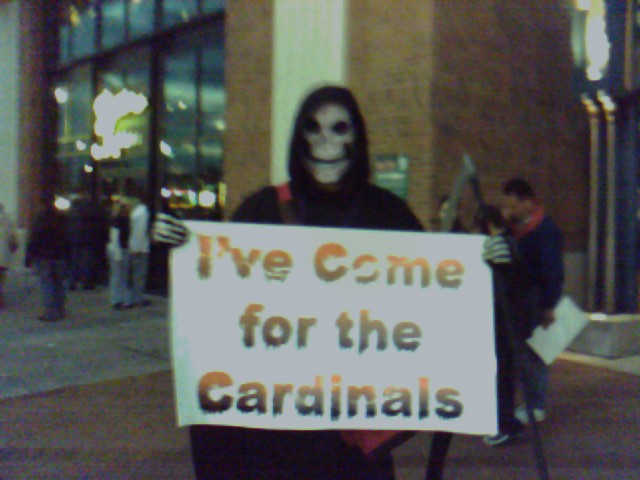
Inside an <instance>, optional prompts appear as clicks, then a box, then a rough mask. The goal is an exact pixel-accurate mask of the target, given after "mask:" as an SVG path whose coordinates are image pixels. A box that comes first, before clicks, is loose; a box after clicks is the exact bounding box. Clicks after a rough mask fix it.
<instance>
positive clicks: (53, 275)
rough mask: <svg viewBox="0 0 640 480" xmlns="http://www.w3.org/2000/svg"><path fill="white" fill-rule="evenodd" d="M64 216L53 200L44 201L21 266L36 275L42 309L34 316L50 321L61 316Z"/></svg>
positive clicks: (66, 252)
mask: <svg viewBox="0 0 640 480" xmlns="http://www.w3.org/2000/svg"><path fill="white" fill-rule="evenodd" d="M66 233H67V230H66V218H65V216H64V215H63V214H62V213H61V212H60V211H58V210H57V209H56V208H55V207H54V206H53V202H51V201H49V202H46V203H45V205H44V209H43V211H42V212H41V213H40V214H39V215H38V216H37V218H36V220H35V222H34V224H33V228H32V229H31V232H30V235H29V241H28V244H27V251H26V255H25V266H26V267H27V268H31V267H33V268H34V269H35V272H36V274H37V275H38V277H39V279H40V286H41V290H42V303H43V308H44V313H43V314H42V315H41V316H40V317H38V320H41V321H44V322H54V321H57V320H62V319H63V318H64V316H65V289H64V281H65V277H66V273H67V266H68V262H69V255H70V246H69V242H68V240H67V235H66Z"/></svg>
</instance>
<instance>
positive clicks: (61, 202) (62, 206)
mask: <svg viewBox="0 0 640 480" xmlns="http://www.w3.org/2000/svg"><path fill="white" fill-rule="evenodd" d="M53 205H54V206H55V207H56V208H57V209H58V210H61V211H65V210H69V208H70V207H71V202H70V201H69V200H67V199H66V198H64V197H59V196H57V195H56V199H55V200H54V202H53Z"/></svg>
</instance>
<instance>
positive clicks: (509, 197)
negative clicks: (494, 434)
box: [503, 178, 564, 424]
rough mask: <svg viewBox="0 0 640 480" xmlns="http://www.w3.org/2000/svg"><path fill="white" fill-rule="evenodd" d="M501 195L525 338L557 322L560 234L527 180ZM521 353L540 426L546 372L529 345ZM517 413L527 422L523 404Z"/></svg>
mask: <svg viewBox="0 0 640 480" xmlns="http://www.w3.org/2000/svg"><path fill="white" fill-rule="evenodd" d="M503 194H504V199H503V200H504V204H503V215H504V217H505V218H506V219H507V221H508V222H509V227H510V231H511V234H512V235H513V237H514V238H515V239H516V242H517V248H518V252H519V255H520V258H521V262H522V269H523V278H524V282H525V284H524V286H523V288H524V289H526V296H524V298H523V299H522V301H523V302H524V304H523V305H522V306H521V308H520V309H519V312H522V314H523V315H525V318H524V319H521V320H519V321H518V325H519V326H520V328H521V332H520V334H521V335H522V337H523V338H525V339H526V338H529V337H530V336H531V334H532V333H533V330H534V329H535V328H536V327H538V326H542V327H543V328H548V327H549V326H550V325H551V324H552V323H553V322H554V321H555V317H554V308H555V306H556V305H557V304H558V302H559V301H560V297H561V295H562V288H563V283H564V266H563V262H562V248H563V236H562V232H561V231H560V229H559V228H558V227H557V226H556V224H555V223H554V222H553V220H552V219H551V217H549V216H548V215H546V213H545V211H544V208H543V206H542V204H541V203H540V202H539V201H538V200H537V198H536V196H535V193H534V191H533V189H532V188H531V185H529V183H527V182H526V181H525V180H523V179H520V178H513V179H511V180H509V181H508V182H506V183H505V185H504V188H503ZM524 350H525V351H524V352H523V354H522V363H523V365H522V367H523V369H524V373H525V376H524V378H525V382H526V385H525V388H524V390H525V391H524V392H523V393H524V395H525V399H526V402H527V403H528V405H529V406H530V407H531V408H532V409H533V415H534V419H535V421H536V422H541V421H543V420H544V419H545V417H546V397H547V390H548V384H549V368H548V366H547V365H546V364H545V362H544V361H543V360H542V359H541V358H540V357H539V356H538V355H537V354H536V353H535V352H534V351H533V350H532V349H531V348H530V347H529V346H527V347H526V348H525V349H524ZM515 415H516V418H517V419H518V420H519V421H520V422H522V423H524V424H526V423H528V422H529V419H528V416H527V410H526V407H525V405H521V406H519V407H518V408H517V409H516V412H515Z"/></svg>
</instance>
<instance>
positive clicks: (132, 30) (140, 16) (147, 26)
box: [129, 0, 156, 39]
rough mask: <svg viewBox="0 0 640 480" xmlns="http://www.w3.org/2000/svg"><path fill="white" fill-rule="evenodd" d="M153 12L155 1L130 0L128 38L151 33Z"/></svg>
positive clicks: (153, 23) (153, 24)
mask: <svg viewBox="0 0 640 480" xmlns="http://www.w3.org/2000/svg"><path fill="white" fill-rule="evenodd" d="M155 11H156V1H155V0H131V2H130V3H129V36H130V38H132V39H133V38H138V37H142V36H144V35H148V34H150V33H153V30H154V26H155V14H156V12H155Z"/></svg>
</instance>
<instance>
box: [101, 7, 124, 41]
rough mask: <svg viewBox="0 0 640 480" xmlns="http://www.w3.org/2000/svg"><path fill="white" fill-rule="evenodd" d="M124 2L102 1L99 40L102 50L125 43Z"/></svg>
mask: <svg viewBox="0 0 640 480" xmlns="http://www.w3.org/2000/svg"><path fill="white" fill-rule="evenodd" d="M124 8H125V2H124V0H103V1H102V10H101V14H102V16H101V21H102V29H101V38H100V46H101V48H103V49H106V48H111V47H115V46H116V45H120V44H121V43H124V41H125V31H126V30H125V9H124Z"/></svg>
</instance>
